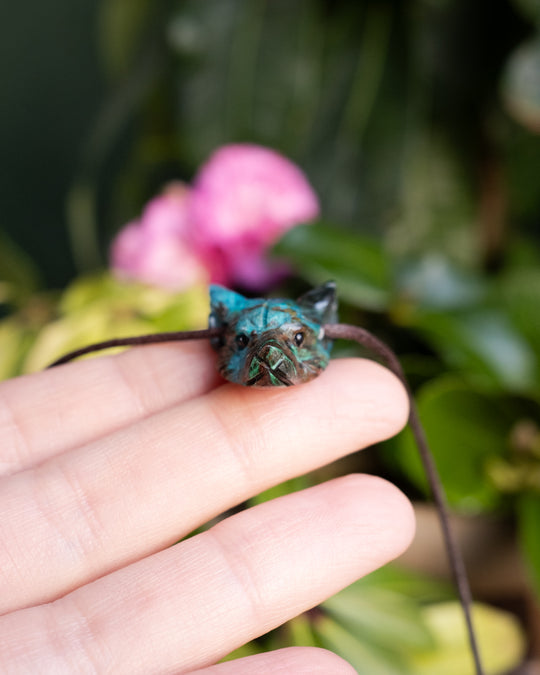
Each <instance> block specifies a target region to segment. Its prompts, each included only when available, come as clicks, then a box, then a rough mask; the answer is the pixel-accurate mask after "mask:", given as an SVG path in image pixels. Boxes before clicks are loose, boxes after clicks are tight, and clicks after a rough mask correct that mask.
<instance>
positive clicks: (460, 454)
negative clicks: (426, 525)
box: [395, 377, 512, 512]
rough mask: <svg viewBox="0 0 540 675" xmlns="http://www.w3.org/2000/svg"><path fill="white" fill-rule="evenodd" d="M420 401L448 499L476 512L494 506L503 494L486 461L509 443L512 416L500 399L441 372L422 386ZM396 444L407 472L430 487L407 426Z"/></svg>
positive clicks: (418, 482) (420, 410)
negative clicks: (492, 481) (490, 477)
mask: <svg viewBox="0 0 540 675" xmlns="http://www.w3.org/2000/svg"><path fill="white" fill-rule="evenodd" d="M417 403H418V409H419V413H420V418H421V420H422V424H423V426H424V429H425V431H426V436H427V439H428V442H429V445H430V447H431V450H432V452H433V454H434V457H435V461H436V464H437V467H438V469H439V472H440V474H441V478H442V482H443V484H444V487H445V490H446V494H447V497H448V500H449V502H450V503H451V504H452V505H453V506H455V507H458V508H460V509H462V510H465V511H472V512H475V511H481V510H484V509H491V508H493V507H494V506H496V505H497V503H498V502H499V498H500V496H499V494H498V491H497V490H496V489H495V487H494V486H493V485H491V484H490V483H489V482H488V479H487V475H486V472H485V467H486V463H487V462H488V461H489V459H490V458H492V457H498V456H501V455H504V453H505V451H506V447H507V436H508V433H509V430H510V427H511V424H512V419H511V416H510V414H508V413H507V411H506V410H505V409H504V406H503V404H502V403H501V401H499V400H498V399H497V398H496V397H491V396H487V395H485V394H483V393H480V392H478V391H475V390H474V389H471V388H470V387H468V386H467V385H465V384H463V383H460V382H459V381H457V380H455V379H453V378H451V377H441V378H439V379H437V380H434V381H432V382H431V383H429V384H427V385H425V386H424V387H423V388H422V389H421V390H420V391H419V392H418V394H417ZM395 447H396V449H397V452H398V459H399V462H400V463H401V465H402V467H403V468H404V470H405V471H406V473H407V474H408V475H409V477H410V478H411V479H413V480H414V481H415V483H416V484H417V485H419V486H421V487H423V488H424V489H427V488H426V481H425V476H424V470H423V468H422V465H421V462H420V460H419V456H418V451H417V448H416V445H415V443H414V440H413V438H412V434H411V433H410V431H409V429H406V430H405V431H404V432H402V434H400V436H399V437H398V439H397V443H396V446H395Z"/></svg>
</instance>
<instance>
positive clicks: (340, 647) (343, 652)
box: [315, 616, 410, 675]
mask: <svg viewBox="0 0 540 675" xmlns="http://www.w3.org/2000/svg"><path fill="white" fill-rule="evenodd" d="M315 634H316V635H317V638H318V640H319V642H320V644H321V646H322V647H325V648H326V649H330V650H331V651H333V652H336V654H339V655H340V656H341V657H342V658H344V659H345V660H346V661H348V662H349V663H350V664H351V665H352V666H353V668H355V669H356V671H357V673H358V675H409V673H410V671H409V670H408V669H407V668H406V666H405V664H404V663H403V659H401V658H397V657H396V655H395V654H393V653H391V652H390V653H389V652H385V651H383V650H380V649H379V648H377V647H375V646H374V645H370V644H368V643H366V642H364V641H363V639H362V636H361V635H353V634H352V633H351V632H349V631H348V630H347V629H346V628H344V627H343V626H342V625H341V624H340V623H339V622H338V621H336V620H334V619H333V618H331V617H329V616H321V617H319V618H318V619H317V621H316V622H315Z"/></svg>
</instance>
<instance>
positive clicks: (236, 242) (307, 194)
mask: <svg viewBox="0 0 540 675" xmlns="http://www.w3.org/2000/svg"><path fill="white" fill-rule="evenodd" d="M188 211H189V220H190V224H191V226H192V227H193V228H194V230H193V236H194V239H195V241H196V243H197V245H198V247H199V249H200V251H201V254H202V255H203V256H204V257H205V259H206V260H207V261H209V267H210V269H211V270H212V272H213V274H212V280H213V281H219V282H221V283H225V284H227V283H228V284H230V285H234V284H235V283H240V284H242V285H244V286H248V287H251V288H261V287H264V286H267V285H268V284H269V283H270V282H271V281H272V280H275V279H276V277H277V278H279V277H282V276H283V273H284V266H283V264H282V263H279V264H272V263H270V262H269V261H267V260H266V258H265V254H266V252H267V249H268V248H269V247H270V246H272V245H273V244H274V243H275V242H276V241H277V240H278V239H279V237H280V236H281V235H282V234H283V233H284V232H286V231H287V230H289V229H290V228H292V227H294V226H295V225H298V224H300V223H305V222H308V221H310V220H313V219H314V218H315V217H316V216H317V215H318V213H319V203H318V200H317V197H316V195H315V193H314V191H313V189H312V187H311V186H310V185H309V183H308V181H307V180H306V178H305V176H304V174H303V173H302V172H301V171H300V169H299V168H298V167H297V166H295V165H294V164H293V163H292V162H290V161H289V160H288V159H286V158H285V157H283V156H282V155H280V154H278V153H277V152H275V151H274V150H270V149H268V148H263V147H261V146H257V145H249V144H238V145H226V146H224V147H222V148H220V149H219V150H217V151H216V152H215V153H214V154H213V155H212V156H211V157H210V159H209V160H208V161H207V162H206V164H204V165H203V166H202V167H201V169H200V170H199V172H198V174H197V176H196V177H195V180H194V184H193V190H192V193H191V196H190V199H189V204H188ZM216 272H217V273H216Z"/></svg>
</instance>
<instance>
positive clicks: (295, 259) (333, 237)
mask: <svg viewBox="0 0 540 675" xmlns="http://www.w3.org/2000/svg"><path fill="white" fill-rule="evenodd" d="M275 250H276V253H277V254H278V255H279V256H285V257H286V258H287V259H288V260H290V261H291V262H292V263H293V264H294V265H295V267H296V268H297V269H298V270H299V272H300V273H301V275H302V276H303V277H305V278H306V279H308V280H309V282H310V283H311V284H313V285H318V284H320V283H324V282H325V281H327V280H328V279H332V280H334V281H335V282H336V283H337V286H338V289H339V295H340V297H341V298H343V299H344V300H347V302H349V303H351V304H353V305H355V306H356V307H362V308H367V309H375V310H382V309H384V308H386V307H387V305H388V303H389V299H390V293H391V285H392V284H391V273H390V266H389V259H388V257H387V255H386V254H385V253H384V251H383V249H382V247H381V245H380V244H379V243H378V242H376V241H375V240H374V239H371V238H369V237H365V236H361V235H357V234H354V233H352V232H350V231H347V230H344V229H343V228H339V227H335V226H332V225H330V224H328V223H317V224H314V225H305V226H301V227H296V228H294V229H293V230H291V231H290V232H288V233H287V234H286V235H285V236H284V237H283V238H282V239H281V241H280V242H279V244H278V245H277V247H276V249H275Z"/></svg>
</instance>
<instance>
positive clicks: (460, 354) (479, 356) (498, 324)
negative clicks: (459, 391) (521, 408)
mask: <svg viewBox="0 0 540 675" xmlns="http://www.w3.org/2000/svg"><path fill="white" fill-rule="evenodd" d="M411 325H413V326H414V327H415V328H417V329H418V330H420V331H421V333H422V334H423V335H424V336H425V338H426V339H427V340H428V341H429V342H431V344H432V345H433V346H434V347H435V348H436V349H437V350H438V351H439V352H440V354H441V355H442V356H443V358H444V359H445V360H446V362H447V363H448V364H449V365H450V366H451V367H453V368H456V369H458V370H460V371H462V372H463V373H464V374H465V375H466V376H467V378H468V379H470V380H473V381H476V382H478V383H479V384H481V385H482V386H488V387H490V388H494V389H499V390H500V389H503V390H504V389H509V390H510V391H514V392H521V393H529V392H531V391H534V390H536V389H537V388H538V379H539V366H538V359H537V358H536V355H535V353H534V351H533V350H532V348H531V346H530V345H529V343H528V342H527V340H526V339H525V338H524V337H523V335H521V333H520V332H519V331H518V330H517V329H516V328H515V326H514V325H513V324H512V322H511V321H510V319H509V317H508V316H507V314H506V313H505V312H504V311H502V310H499V309H484V308H474V309H470V310H464V311H456V312H444V313H443V312H425V313H421V314H419V315H418V316H416V317H414V319H413V320H412V321H411Z"/></svg>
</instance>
